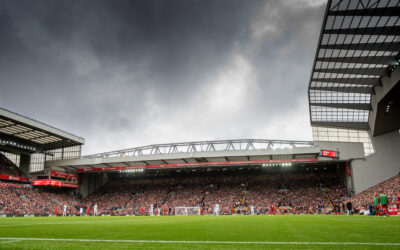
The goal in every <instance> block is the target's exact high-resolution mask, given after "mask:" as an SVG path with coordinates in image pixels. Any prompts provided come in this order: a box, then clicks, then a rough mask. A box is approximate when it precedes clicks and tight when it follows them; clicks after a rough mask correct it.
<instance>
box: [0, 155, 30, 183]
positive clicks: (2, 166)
mask: <svg viewBox="0 0 400 250" xmlns="http://www.w3.org/2000/svg"><path fill="white" fill-rule="evenodd" d="M0 174H2V175H11V176H20V177H25V174H24V173H23V172H22V171H21V170H20V169H19V168H18V167H17V166H16V165H15V164H14V163H13V162H11V161H10V160H9V159H8V158H7V157H6V156H5V155H4V154H2V153H0Z"/></svg>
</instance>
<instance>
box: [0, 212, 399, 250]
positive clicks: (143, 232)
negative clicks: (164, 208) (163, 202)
mask: <svg viewBox="0 0 400 250" xmlns="http://www.w3.org/2000/svg"><path fill="white" fill-rule="evenodd" d="M128 248H129V249H131V248H137V249H146V248H147V249H154V248H158V249H400V217H367V216H335V215H281V216H268V215H266V216H170V217H66V218H63V217H56V218H55V217H43V218H0V249H128Z"/></svg>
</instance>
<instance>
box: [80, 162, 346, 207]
mask: <svg viewBox="0 0 400 250" xmlns="http://www.w3.org/2000/svg"><path fill="white" fill-rule="evenodd" d="M328 192H330V193H331V196H330V199H328V198H327V193H328ZM348 196H349V193H348V191H347V189H346V188H345V186H344V185H343V184H342V182H341V181H340V178H338V177H336V176H335V173H318V172H315V173H314V172H311V173H291V174H287V173H285V174H283V173H273V174H271V173H269V174H257V173H254V172H246V171H245V170H243V171H242V172H238V171H236V172H230V173H225V172H219V173H218V172H215V173H214V172H213V173H212V174H211V173H208V174H205V173H204V172H202V173H201V174H198V175H193V174H191V175H187V176H183V175H179V176H167V177H144V178H139V179H138V177H116V178H114V179H113V180H111V181H110V182H109V183H108V184H106V185H105V186H103V187H102V188H101V189H99V190H98V191H97V192H95V193H94V194H92V195H89V196H88V197H86V198H85V199H84V200H83V206H84V207H92V206H94V204H98V206H99V213H100V214H111V215H124V214H135V215H141V213H142V209H144V210H145V211H146V214H147V213H148V209H149V207H150V205H151V204H153V206H154V208H163V207H165V208H166V210H167V211H168V214H171V215H172V214H174V209H175V207H202V208H203V214H212V212H213V207H214V205H215V204H219V206H220V209H221V212H220V214H231V213H232V211H234V213H241V214H249V213H250V211H249V209H248V208H249V207H250V206H254V208H255V212H256V213H258V214H265V213H270V212H273V211H271V206H272V207H274V208H278V207H287V209H288V210H287V212H290V213H326V212H327V211H328V210H327V208H328V207H329V206H330V205H333V204H330V202H332V203H340V202H341V201H342V198H343V197H348ZM280 212H283V211H280Z"/></svg>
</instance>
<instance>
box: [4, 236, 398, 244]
mask: <svg viewBox="0 0 400 250" xmlns="http://www.w3.org/2000/svg"><path fill="white" fill-rule="evenodd" d="M0 240H17V241H71V242H74V241H75V242H112V243H169V244H263V245H371V246H400V242H399V243H394V242H313V241H311V242H306V241H304V242H303V241H288V242H279V241H181V240H175V241H174V240H96V239H52V238H9V237H4V238H0Z"/></svg>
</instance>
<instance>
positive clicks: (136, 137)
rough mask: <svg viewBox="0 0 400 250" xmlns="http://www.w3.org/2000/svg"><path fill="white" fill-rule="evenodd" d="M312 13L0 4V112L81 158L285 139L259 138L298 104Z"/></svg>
mask: <svg viewBox="0 0 400 250" xmlns="http://www.w3.org/2000/svg"><path fill="white" fill-rule="evenodd" d="M322 15H323V6H322V5H320V4H316V5H311V4H309V3H308V2H306V1H301V3H300V4H299V2H298V1H233V0H229V1H220V0H217V1H204V0H197V1H188V0H182V1H176V0H173V1H160V0H158V1H148V0H147V1H0V37H1V39H0V55H1V56H0V88H1V89H0V106H2V107H5V108H9V109H11V110H13V111H16V112H20V113H23V114H25V115H27V116H30V117H33V118H37V119H39V120H41V121H44V122H47V123H50V124H52V125H54V126H56V127H59V128H62V129H65V130H67V131H70V132H72V133H75V134H78V135H81V136H83V137H85V138H86V139H87V148H86V152H96V151H102V150H112V149H115V148H121V147H129V146H135V145H143V144H147V143H159V142H168V141H180V140H198V139H204V140H206V139H214V138H226V137H229V138H237V137H271V136H273V137H275V138H278V137H285V136H292V135H293V134H294V133H295V132H293V131H292V132H291V131H287V134H278V135H274V134H270V133H272V132H273V131H275V130H274V126H275V125H276V124H277V123H276V122H275V121H276V120H275V119H276V116H277V115H278V114H279V115H282V117H284V115H285V114H287V115H289V116H290V115H291V114H292V113H293V111H298V106H299V103H301V102H302V101H303V102H304V101H305V100H306V99H305V96H306V92H305V90H306V87H307V80H308V77H309V72H310V70H311V64H312V58H313V55H314V51H315V46H316V41H317V36H318V32H319V27H320V23H321V18H322ZM282 100H284V102H283V101H282ZM303 116H305V118H306V119H305V120H307V117H306V115H305V114H303ZM271 124H272V125H271ZM274 124H275V125H274ZM271 126H272V127H271ZM289 130H290V129H289ZM268 131H271V132H268ZM306 136H307V134H306Z"/></svg>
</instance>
